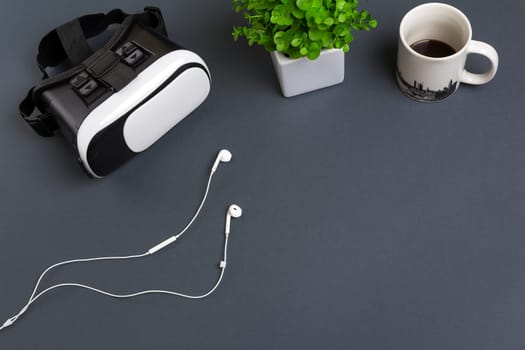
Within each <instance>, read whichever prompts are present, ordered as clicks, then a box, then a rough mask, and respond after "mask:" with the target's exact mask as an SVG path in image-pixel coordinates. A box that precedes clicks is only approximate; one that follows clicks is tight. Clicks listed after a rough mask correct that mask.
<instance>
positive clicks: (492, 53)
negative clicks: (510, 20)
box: [461, 40, 499, 85]
mask: <svg viewBox="0 0 525 350" xmlns="http://www.w3.org/2000/svg"><path fill="white" fill-rule="evenodd" d="M471 53H475V54H478V55H483V56H485V57H487V58H488V59H489V61H490V64H491V67H490V69H489V70H488V71H487V72H485V73H482V74H475V73H471V72H468V71H467V70H466V69H463V73H462V74H461V82H462V83H467V84H472V85H481V84H486V83H488V82H489V81H491V80H492V78H494V76H495V75H496V71H497V70H498V62H499V58H498V53H497V52H496V50H495V49H494V48H493V47H492V46H490V45H489V44H487V43H484V42H482V41H477V40H471V41H470V43H469V46H468V48H467V54H471Z"/></svg>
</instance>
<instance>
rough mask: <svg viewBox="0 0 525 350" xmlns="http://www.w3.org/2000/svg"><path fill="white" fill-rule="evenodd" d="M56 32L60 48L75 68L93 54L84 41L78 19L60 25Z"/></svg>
mask: <svg viewBox="0 0 525 350" xmlns="http://www.w3.org/2000/svg"><path fill="white" fill-rule="evenodd" d="M56 32H57V35H58V38H59V39H60V43H61V44H62V48H63V49H64V52H65V54H66V56H67V57H68V59H69V61H70V63H71V64H72V65H74V66H76V65H78V64H80V63H82V61H83V60H84V59H85V58H86V57H88V56H89V55H91V54H92V53H93V51H92V50H91V48H90V47H89V45H88V43H87V41H86V37H85V36H84V31H83V30H82V27H81V26H80V21H79V20H78V19H74V20H72V21H70V22H67V23H65V24H63V25H61V26H60V27H58V28H57V29H56Z"/></svg>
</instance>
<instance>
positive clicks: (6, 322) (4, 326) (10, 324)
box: [0, 317, 16, 331]
mask: <svg viewBox="0 0 525 350" xmlns="http://www.w3.org/2000/svg"><path fill="white" fill-rule="evenodd" d="M15 321H16V318H14V317H11V318H10V319H8V320H7V321H5V322H4V324H3V325H2V327H0V331H1V330H3V329H6V328H7V327H10V326H12V325H13V323H15Z"/></svg>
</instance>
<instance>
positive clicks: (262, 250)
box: [0, 0, 525, 350]
mask: <svg viewBox="0 0 525 350" xmlns="http://www.w3.org/2000/svg"><path fill="white" fill-rule="evenodd" d="M419 3H420V2H419V1H396V2H393V1H362V2H361V8H366V9H369V10H370V11H371V12H372V13H373V14H374V15H375V17H377V19H378V21H379V24H380V27H379V28H378V29H377V30H375V31H373V32H370V33H357V34H356V35H355V37H356V40H355V42H354V44H353V45H352V47H351V52H350V53H349V54H348V55H346V80H345V82H344V83H343V84H341V85H339V86H337V87H333V88H329V89H325V90H322V91H318V92H315V93H312V94H307V95H303V96H299V97H295V98H293V99H285V98H283V97H281V96H280V91H279V88H278V84H277V80H276V78H275V75H274V73H273V68H272V65H271V60H270V58H269V55H268V54H267V53H265V52H264V51H263V50H262V49H260V48H249V47H248V46H247V45H246V43H245V42H244V41H243V42H242V43H238V44H235V43H233V42H232V39H231V35H230V32H231V27H232V25H233V24H240V23H243V21H242V18H241V17H240V16H239V15H237V14H235V13H233V12H232V11H231V6H230V2H229V1H226V0H224V1H214V0H209V1H199V2H198V3H197V2H196V1H192V0H176V1H175V0H170V1H157V5H158V6H161V7H162V9H163V11H164V14H165V17H166V20H167V23H168V29H169V34H170V35H171V37H172V38H174V39H175V40H177V41H179V42H180V43H182V44H183V45H185V46H187V47H189V48H192V49H194V50H195V51H197V52H198V53H199V54H201V55H202V56H203V57H204V59H205V60H206V61H207V63H208V64H209V67H210V69H211V72H212V75H213V79H214V80H213V83H214V85H213V89H212V92H211V95H210V96H209V98H208V99H207V101H206V102H205V103H204V104H203V105H202V106H201V107H200V108H199V109H198V110H197V111H196V112H195V113H193V115H192V116H191V117H190V118H188V119H186V120H185V121H184V122H183V123H182V124H180V125H179V126H178V127H177V128H176V129H175V130H173V131H172V132H170V133H169V134H168V135H167V136H166V137H164V138H163V139H162V140H161V141H160V142H158V143H157V144H156V145H155V146H154V147H152V148H151V149H150V150H149V151H148V152H146V153H145V154H143V155H141V156H139V157H138V158H136V159H134V160H133V161H131V162H130V163H128V164H127V165H125V166H124V167H123V168H121V169H120V170H119V171H117V172H116V173H114V174H113V175H111V176H109V177H108V178H105V179H103V180H99V181H96V180H90V179H88V178H87V177H85V175H84V173H83V172H82V171H81V170H80V169H79V168H78V167H77V165H76V163H75V159H74V155H73V154H72V152H71V150H70V149H69V148H68V146H67V145H66V144H65V143H64V142H63V140H61V139H42V138H39V137H38V136H37V135H36V134H34V133H33V131H32V130H30V129H29V128H28V127H27V126H26V125H25V124H24V122H22V121H21V120H20V118H19V117H18V115H17V104H18V102H19V100H20V99H21V97H22V96H23V95H24V94H25V92H26V89H27V88H28V87H29V86H31V85H33V84H34V83H36V82H37V80H38V77H39V74H38V70H37V67H36V65H35V51H36V47H37V44H38V41H39V39H40V37H41V36H42V35H43V34H44V33H46V32H47V31H48V30H49V29H51V28H53V27H55V26H56V25H58V24H61V23H63V22H65V21H67V20H70V19H71V18H73V17H76V16H78V15H81V14H85V13H91V12H101V11H108V10H110V9H112V8H116V7H122V8H124V9H125V10H127V11H128V12H136V11H140V10H141V9H142V7H143V5H144V4H143V3H142V2H141V1H136V0H133V1H124V0H121V1H118V0H114V1H111V2H108V1H102V0H91V1H75V2H72V1H66V0H62V1H59V0H50V1H46V2H45V5H43V4H44V3H43V2H42V1H36V0H33V1H9V2H8V1H5V2H3V4H2V5H3V6H2V13H1V15H0V16H1V17H0V18H1V21H0V22H1V23H0V38H1V43H2V54H1V55H0V76H1V77H2V79H1V80H2V84H1V85H0V115H1V118H0V169H1V171H0V195H1V197H0V213H1V216H0V218H1V219H0V251H1V253H0V319H2V320H4V319H7V318H8V317H9V316H11V315H12V314H14V313H16V312H17V311H18V310H19V308H20V307H21V306H22V305H23V304H24V303H25V300H26V298H27V297H28V294H29V293H30V290H31V288H32V286H33V283H34V282H35V278H36V277H37V275H38V274H39V273H40V272H41V270H42V269H43V268H44V267H45V266H48V265H50V264H52V263H54V262H57V261H60V260H63V259H69V258H76V257H90V256H98V255H109V254H128V253H139V252H142V251H144V250H145V249H147V248H149V247H150V246H152V245H153V244H155V243H157V242H158V241H159V240H162V239H164V238H166V237H168V236H169V235H170V233H172V232H177V231H178V230H180V229H181V228H182V227H183V226H184V224H185V223H186V221H187V219H188V217H189V216H190V215H191V214H192V212H193V210H194V209H195V207H196V205H197V204H198V201H199V197H200V196H201V194H202V190H203V186H204V183H205V180H206V177H207V174H208V169H209V166H210V163H211V162H212V161H213V159H214V158H215V155H216V152H217V151H218V150H219V149H220V148H223V147H226V148H229V149H230V150H231V151H232V152H233V155H234V159H233V161H232V162H231V163H230V164H228V165H224V166H221V167H220V169H219V172H218V173H217V175H216V178H215V182H214V187H213V188H212V191H211V194H210V198H209V202H208V203H207V205H206V207H205V210H204V212H203V216H202V218H201V219H200V220H199V221H198V222H197V223H196V224H195V225H194V227H193V228H192V229H191V230H190V232H188V234H187V235H186V236H185V237H184V239H182V240H181V241H179V242H177V244H176V245H175V246H173V247H172V248H170V249H169V250H166V251H164V252H163V253H161V254H159V255H157V256H155V257H151V258H148V259H143V260H140V261H134V262H124V263H119V262H115V263H96V264H91V265H83V266H71V267H66V268H62V269H60V270H57V271H56V272H55V273H52V274H51V275H50V276H49V278H48V279H46V280H45V284H46V285H49V284H51V283H56V282H62V281H76V282H85V283H92V284H95V285H97V286H99V287H103V288H108V289H111V290H114V291H119V292H123V291H129V290H137V289H144V288H150V287H155V288H168V289H177V290H182V291H187V292H195V293H198V292H200V291H203V290H206V289H207V288H208V287H209V286H210V285H211V284H212V283H213V281H214V280H215V278H216V277H217V274H218V269H217V268H216V264H217V262H218V261H219V259H220V254H221V248H222V239H223V233H222V230H223V224H224V214H225V211H226V208H227V206H228V205H229V204H230V203H232V202H235V203H238V204H240V205H241V206H242V207H243V208H244V216H243V217H242V218H241V219H239V220H236V221H235V222H233V227H232V229H233V233H232V237H231V254H230V261H229V262H230V264H229V268H228V271H227V273H226V276H225V279H224V284H223V285H222V286H221V287H220V289H219V290H218V291H217V293H216V294H215V295H213V296H212V297H211V298H209V299H206V300H204V301H188V300H183V299H178V298H174V297H163V296H160V297H159V296H145V297H141V298H138V299H134V300H133V301H115V300H113V299H109V298H106V297H103V296H99V295H95V294H92V293H90V292H87V291H83V290H72V289H68V290H60V291H57V292H54V293H52V294H50V295H48V296H46V297H44V298H42V299H41V301H40V302H39V303H37V304H36V305H35V306H34V307H33V308H32V309H31V310H30V312H28V313H27V314H26V315H25V316H24V317H23V318H22V319H20V320H19V321H18V323H17V324H16V325H15V326H13V327H12V328H10V329H8V330H7V331H5V332H2V333H0V349H18V350H25V349H76V350H82V349H90V350H93V349H128V350H133V349H167V348H172V349H199V350H205V349H428V350H430V349H436V350H442V349H462V350H466V349H476V350H482V349H499V350H511V349H523V348H524V347H525V332H524V331H523V326H524V324H525V301H524V300H525V254H524V253H525V235H524V228H525V215H524V214H525V162H524V156H523V155H524V150H525V122H524V120H523V118H524V116H523V100H524V98H525V94H524V92H525V90H524V85H525V76H524V73H523V72H524V70H523V57H524V54H525V46H524V40H523V34H524V30H523V23H524V22H525V16H524V13H525V2H524V1H523V0H503V1H498V2H497V3H495V2H491V1H477V0H463V1H453V2H452V4H454V5H456V6H457V7H459V8H460V9H461V10H463V11H464V12H465V13H466V14H467V15H468V16H469V18H470V20H471V22H472V26H473V29H474V39H478V40H483V41H487V42H489V43H492V44H493V45H494V46H495V47H496V48H497V50H498V51H499V54H500V63H501V64H500V69H499V72H498V74H497V76H496V78H495V79H494V80H493V81H492V82H491V83H490V84H488V85H485V86H480V87H469V86H462V87H461V88H460V90H459V91H458V92H457V93H456V95H454V96H452V97H451V98H449V99H447V100H446V101H444V102H440V103H436V104H420V103H416V102H413V101H411V100H409V99H408V98H406V97H404V96H403V95H402V94H401V93H400V92H399V91H398V89H397V86H396V83H395V79H394V66H395V53H396V45H397V27H398V24H399V22H400V20H401V17H402V15H403V14H404V13H405V12H406V11H408V10H409V9H410V8H412V7H413V6H415V5H417V4H419ZM486 65H487V63H486V62H485V61H484V60H483V59H480V58H476V57H471V59H470V60H469V67H470V68H471V69H473V70H475V71H482V70H483V69H485V67H486Z"/></svg>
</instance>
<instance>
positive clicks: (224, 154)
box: [0, 149, 242, 331]
mask: <svg viewBox="0 0 525 350" xmlns="http://www.w3.org/2000/svg"><path fill="white" fill-rule="evenodd" d="M231 159H232V154H231V152H230V151H228V150H226V149H223V150H221V151H220V152H219V154H218V155H217V158H216V159H215V162H214V163H213V166H212V168H211V171H210V176H209V177H208V183H207V185H206V190H205V191H204V196H203V198H202V200H201V203H200V205H199V207H198V208H197V210H196V211H195V213H194V214H193V216H192V218H191V220H190V221H189V222H188V224H186V226H185V227H184V228H183V229H182V230H181V231H180V232H179V233H177V234H176V235H173V236H171V237H170V238H168V239H166V240H164V241H162V242H161V243H159V244H157V245H155V246H154V247H152V248H150V249H148V251H146V252H145V253H142V254H136V255H127V256H105V257H96V258H87V259H74V260H67V261H62V262H59V263H56V264H54V265H51V266H49V267H48V268H47V269H45V270H44V272H42V274H41V275H40V277H39V278H38V280H37V282H36V285H35V287H34V288H33V293H32V294H31V296H30V297H29V300H28V301H27V303H26V304H25V305H24V307H23V308H22V309H21V310H20V311H19V312H18V313H17V314H16V315H14V316H12V317H10V318H9V319H7V321H5V322H4V324H3V325H2V326H0V331H1V330H3V329H5V328H7V327H9V326H12V325H13V324H14V323H15V322H16V321H17V320H18V318H19V317H20V316H22V315H23V314H25V313H26V312H27V310H28V308H29V307H30V306H31V305H32V304H33V303H35V302H36V301H37V300H38V299H39V298H40V297H41V296H42V295H44V294H46V293H48V292H50V291H52V290H54V289H57V288H63V287H77V288H83V289H88V290H90V291H93V292H95V293H99V294H103V295H106V296H109V297H112V298H118V299H126V298H133V297H137V296H140V295H145V294H168V295H174V296H179V297H183V298H188V299H202V298H206V297H207V296H209V295H211V294H212V293H213V292H214V291H215V290H216V289H217V287H219V285H220V283H221V281H222V278H223V276H224V271H225V270H226V260H227V257H228V254H227V253H228V239H229V236H230V222H231V218H232V217H233V218H238V217H240V216H241V215H242V209H241V208H240V207H239V206H238V205H236V204H232V205H230V206H229V208H228V211H227V212H226V223H225V229H224V234H225V239H224V250H223V258H222V260H221V261H220V263H219V268H220V269H221V272H220V275H219V278H218V279H217V281H216V282H215V284H214V285H213V287H212V288H211V289H210V290H209V291H208V292H206V293H203V294H198V295H190V294H184V293H181V292H176V291H170V290H162V289H152V290H143V291H139V292H135V293H130V294H116V293H111V292H107V291H104V290H101V289H98V288H94V287H91V286H88V285H84V284H79V283H60V284H56V285H53V286H50V287H48V288H46V289H44V290H42V291H40V292H38V287H39V286H40V282H41V281H42V279H43V278H44V276H45V275H46V274H47V273H48V272H49V271H51V270H52V269H54V268H56V267H59V266H64V265H67V264H74V263H81V262H91V261H102V260H125V259H136V258H142V257H146V256H149V255H153V254H155V253H157V252H158V251H160V250H161V249H164V248H166V247H167V246H169V245H170V244H172V243H173V242H175V241H176V240H177V239H179V238H180V237H181V236H182V235H183V234H184V233H185V232H186V231H187V230H188V228H189V227H190V226H191V225H192V224H193V222H194V221H195V219H196V218H197V216H199V214H200V212H201V209H202V207H203V206H204V203H205V202H206V198H207V197H208V192H209V190H210V185H211V180H212V178H213V174H214V173H215V171H216V170H217V168H218V166H219V164H220V163H222V162H224V163H227V162H229V161H231ZM37 292H38V293H37Z"/></svg>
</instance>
